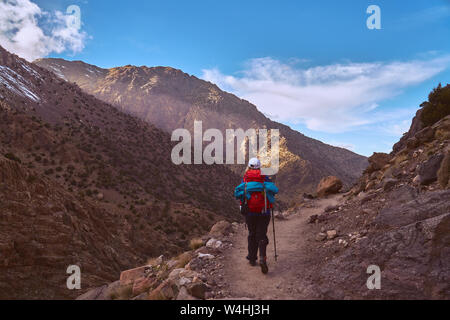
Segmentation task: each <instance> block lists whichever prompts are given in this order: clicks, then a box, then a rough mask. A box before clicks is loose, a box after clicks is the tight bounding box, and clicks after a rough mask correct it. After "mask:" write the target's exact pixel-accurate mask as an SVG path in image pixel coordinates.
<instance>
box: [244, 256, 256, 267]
mask: <svg viewBox="0 0 450 320" xmlns="http://www.w3.org/2000/svg"><path fill="white" fill-rule="evenodd" d="M245 258H246V259H247V260H248V263H250V265H251V266H252V267H254V266H256V259H255V260H253V259H250V258H249V257H248V256H247V257H245Z"/></svg>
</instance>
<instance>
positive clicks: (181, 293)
mask: <svg viewBox="0 0 450 320" xmlns="http://www.w3.org/2000/svg"><path fill="white" fill-rule="evenodd" d="M177 300H198V299H197V298H195V297H193V296H191V295H190V294H189V293H188V292H187V289H186V288H185V287H182V288H180V291H179V292H178V295H177Z"/></svg>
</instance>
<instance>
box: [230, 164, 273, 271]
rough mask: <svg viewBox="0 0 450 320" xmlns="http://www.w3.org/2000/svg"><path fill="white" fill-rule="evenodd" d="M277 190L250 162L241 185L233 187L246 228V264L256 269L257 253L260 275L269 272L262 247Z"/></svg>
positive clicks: (257, 167) (264, 247)
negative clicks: (239, 202) (247, 262)
mask: <svg viewBox="0 0 450 320" xmlns="http://www.w3.org/2000/svg"><path fill="white" fill-rule="evenodd" d="M276 193H278V189H277V188H276V187H275V185H274V184H273V183H272V182H271V181H270V179H269V177H267V176H265V175H261V162H260V161H259V160H258V159H257V158H252V159H250V161H249V163H248V167H247V169H246V171H245V174H244V178H243V179H242V183H241V184H240V185H239V186H238V187H237V188H236V190H235V196H236V198H238V199H240V200H241V213H242V214H243V215H244V216H245V222H246V224H247V226H248V233H249V234H248V256H247V259H248V260H249V263H250V265H252V266H256V261H257V258H258V251H259V265H260V267H261V271H262V273H264V274H266V273H267V272H268V271H269V268H268V266H267V254H266V248H267V245H268V244H269V238H268V237H267V228H268V226H269V223H270V209H271V208H272V207H273V202H274V201H275V198H274V196H275V194H276Z"/></svg>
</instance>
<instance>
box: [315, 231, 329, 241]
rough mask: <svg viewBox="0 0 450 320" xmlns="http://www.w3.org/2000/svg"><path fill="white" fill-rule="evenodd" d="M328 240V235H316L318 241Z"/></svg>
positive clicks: (321, 233)
mask: <svg viewBox="0 0 450 320" xmlns="http://www.w3.org/2000/svg"><path fill="white" fill-rule="evenodd" d="M326 238H327V234H326V233H323V232H320V233H318V234H317V235H316V241H323V240H325V239H326Z"/></svg>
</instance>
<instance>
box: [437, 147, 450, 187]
mask: <svg viewBox="0 0 450 320" xmlns="http://www.w3.org/2000/svg"><path fill="white" fill-rule="evenodd" d="M449 177H450V152H447V154H446V155H445V157H444V159H443V160H442V162H441V166H440V168H439V170H438V172H437V178H438V181H439V184H440V185H441V187H442V188H444V189H445V188H449V187H450V181H449Z"/></svg>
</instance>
